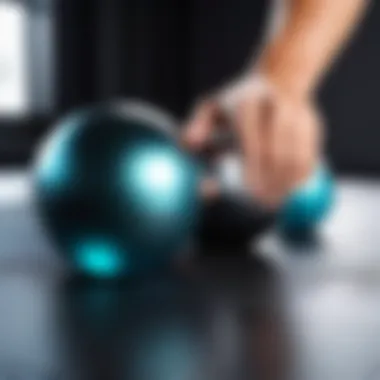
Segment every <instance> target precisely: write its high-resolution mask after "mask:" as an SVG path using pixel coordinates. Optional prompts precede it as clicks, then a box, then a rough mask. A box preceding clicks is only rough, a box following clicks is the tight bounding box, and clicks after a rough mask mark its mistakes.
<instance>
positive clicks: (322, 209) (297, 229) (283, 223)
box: [279, 165, 335, 234]
mask: <svg viewBox="0 0 380 380" xmlns="http://www.w3.org/2000/svg"><path fill="white" fill-rule="evenodd" d="M334 190H335V185H334V179H333V175H332V173H331V171H330V170H329V168H328V167H327V166H325V165H320V166H319V167H318V168H317V170H315V172H314V174H313V175H312V176H311V177H310V178H309V180H308V181H307V182H306V183H305V184H304V185H302V186H300V187H299V188H297V189H296V190H295V191H293V192H292V194H291V195H290V196H289V198H288V199H287V200H286V202H285V204H284V205H283V208H282V209H281V211H280V213H279V227H280V229H281V231H283V232H285V233H289V234H308V233H310V232H313V231H314V230H315V228H316V227H317V226H318V224H319V223H321V222H322V221H323V220H324V218H325V217H326V216H327V215H328V214H329V211H330V210H331V208H332V205H333V202H334Z"/></svg>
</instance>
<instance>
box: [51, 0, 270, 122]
mask: <svg viewBox="0 0 380 380" xmlns="http://www.w3.org/2000/svg"><path fill="white" fill-rule="evenodd" d="M247 4H248V2H247V1H245V0H206V1H205V0H181V1H179V0H97V1H96V0H95V1H94V0H93V1H80V0H60V1H59V2H58V3H57V9H56V14H57V17H58V22H57V32H58V44H57V49H58V51H57V55H58V63H59V64H58V66H59V67H58V68H57V72H58V73H59V76H58V78H57V79H58V83H57V89H58V91H59V96H58V106H59V110H60V111H65V110H67V109H71V108H73V107H77V106H79V105H82V104H86V103H89V102H94V101H98V100H106V99H107V100H108V99H113V98H118V97H138V98H142V99H145V100H148V101H152V102H154V103H155V104H157V105H159V106H162V107H164V108H166V109H168V110H169V111H170V112H173V113H174V114H175V115H177V116H181V117H182V116H184V115H185V114H186V113H187V111H188V108H189V106H190V105H191V103H192V102H193V101H194V100H195V98H196V97H197V96H199V95H200V94H201V93H203V92H204V91H209V90H211V89H212V88H214V87H216V86H218V85H221V84H222V83H223V81H224V80H227V79H229V78H230V77H231V76H233V75H236V73H237V72H238V71H239V70H240V69H241V68H242V67H243V65H244V64H245V63H246V61H247V59H249V58H250V57H251V55H252V49H253V47H254V46H255V45H256V42H257V41H258V39H259V35H260V33H259V31H260V29H261V23H262V22H263V20H264V19H265V17H264V12H265V4H266V1H265V0H262V1H257V0H256V1H252V2H251V4H249V5H248V6H247Z"/></svg>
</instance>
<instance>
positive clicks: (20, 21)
mask: <svg viewBox="0 0 380 380" xmlns="http://www.w3.org/2000/svg"><path fill="white" fill-rule="evenodd" d="M51 52H52V17H51V11H50V0H0V118H1V117H8V116H16V117H17V116H25V115H26V114H36V113H37V114H40V113H45V112H47V111H48V110H49V109H50V107H51V106H52V91H51V90H52V89H51V84H52V63H53V62H52V61H53V59H52V56H51Z"/></svg>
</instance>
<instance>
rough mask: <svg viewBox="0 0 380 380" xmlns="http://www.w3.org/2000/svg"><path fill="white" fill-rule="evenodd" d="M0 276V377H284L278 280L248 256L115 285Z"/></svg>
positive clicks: (20, 273)
mask: <svg viewBox="0 0 380 380" xmlns="http://www.w3.org/2000/svg"><path fill="white" fill-rule="evenodd" d="M20 268H21V270H17V269H16V267H12V270H9V271H8V272H5V271H2V275H1V276H0V305H1V306H0V307H1V310H2V312H1V313H0V337H1V339H0V378H18V379H24V378H27V379H41V380H42V379H70V380H76V379H78V380H81V379H109V380H112V379H123V380H128V379H131V380H132V379H133V380H135V379H139V380H145V379H146V380H161V379H165V380H187V379H189V380H190V379H191V380H195V379H197V380H198V379H199V380H203V379H204V380H206V379H207V380H213V379H215V380H216V379H218V380H223V379H226V380H229V379H234V380H235V379H238V380H240V379H241V380H244V379H252V378H255V379H263V380H276V379H282V378H284V373H285V364H286V360H285V358H286V356H285V355H284V353H285V352H286V351H288V350H287V349H286V348H285V345H286V342H285V337H286V334H285V330H284V324H283V319H282V315H281V310H282V305H281V295H280V293H279V286H278V285H279V284H278V283H277V276H276V274H275V273H274V272H273V271H272V270H271V268H270V267H269V266H268V265H266V264H265V263H264V262H263V261H260V260H256V259H251V258H249V257H248V256H246V255H237V257H233V256H226V257H223V258H215V257H198V258H194V259H193V260H191V261H189V262H187V263H186V265H182V266H181V267H179V268H177V269H176V270H175V271H173V272H172V273H171V274H168V275H165V276H161V277H156V278H150V279H149V280H148V279H144V280H140V281H139V280H134V281H129V282H124V283H123V284H116V283H99V282H98V283H91V282H89V281H85V280H83V279H74V278H60V279H59V278H58V277H55V276H53V275H51V276H46V275H44V272H39V271H38V270H34V271H31V272H30V273H27V271H25V267H24V266H21V267H20Z"/></svg>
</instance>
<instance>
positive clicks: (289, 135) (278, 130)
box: [185, 0, 369, 206]
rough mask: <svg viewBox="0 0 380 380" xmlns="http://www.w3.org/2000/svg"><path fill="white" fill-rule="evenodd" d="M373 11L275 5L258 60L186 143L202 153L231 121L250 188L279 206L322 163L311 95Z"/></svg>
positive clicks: (293, 1)
mask: <svg viewBox="0 0 380 380" xmlns="http://www.w3.org/2000/svg"><path fill="white" fill-rule="evenodd" d="M368 4H369V0H277V2H276V3H275V7H274V9H273V12H272V14H271V18H270V28H269V33H268V34H267V35H266V39H265V40H264V45H263V47H262V49H261V51H260V52H259V53H260V54H259V56H258V58H256V60H255V62H254V64H253V65H251V66H250V67H249V70H248V72H245V73H244V75H243V77H242V78H238V79H239V80H238V81H236V82H234V83H233V84H232V85H231V84H230V85H229V86H227V87H226V88H225V89H223V91H220V92H219V94H217V95H216V96H213V97H211V98H210V99H207V100H206V101H203V102H202V103H201V104H200V105H199V106H198V107H197V108H196V110H195V113H194V114H193V115H192V118H191V119H190V121H189V123H188V125H187V128H186V129H185V142H186V144H187V145H188V146H189V147H190V148H192V149H202V147H204V146H205V145H207V143H208V141H210V139H211V140H212V135H213V133H214V131H215V128H217V124H218V119H219V120H220V116H223V115H224V116H226V115H227V116H228V120H229V121H231V123H230V124H231V125H230V128H231V129H232V131H233V132H234V134H235V136H236V138H237V141H238V142H239V144H240V150H241V152H242V157H243V165H244V173H245V179H246V185H247V188H248V189H249V190H250V191H251V192H252V194H253V195H254V196H255V197H256V198H258V199H260V200H262V201H263V203H267V204H269V205H273V206H277V205H278V204H279V203H281V201H282V200H283V199H284V198H285V197H286V195H287V194H288V192H289V191H292V189H294V187H296V186H297V185H298V184H300V183H303V181H305V180H306V179H307V178H308V177H309V176H310V174H311V173H312V172H313V170H314V169H315V167H316V165H317V164H318V163H319V162H320V156H321V153H322V150H323V149H322V148H323V146H322V145H323V123H322V120H323V118H322V117H321V114H320V112H319V110H318V107H317V105H316V102H315V100H314V93H315V91H316V89H317V86H318V85H319V83H320V81H321V79H322V76H323V75H324V74H325V73H326V72H327V70H328V68H329V67H330V65H331V64H332V62H333V61H334V59H335V58H336V57H337V55H338V53H339V52H340V50H341V49H342V48H343V46H344V45H345V43H346V42H347V41H348V39H349V37H350V36H351V34H352V33H353V31H354V29H355V27H356V26H357V25H358V23H359V20H360V18H361V17H362V15H363V14H364V10H365V8H366V6H367V5H368Z"/></svg>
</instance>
